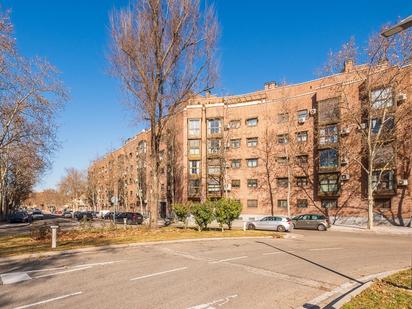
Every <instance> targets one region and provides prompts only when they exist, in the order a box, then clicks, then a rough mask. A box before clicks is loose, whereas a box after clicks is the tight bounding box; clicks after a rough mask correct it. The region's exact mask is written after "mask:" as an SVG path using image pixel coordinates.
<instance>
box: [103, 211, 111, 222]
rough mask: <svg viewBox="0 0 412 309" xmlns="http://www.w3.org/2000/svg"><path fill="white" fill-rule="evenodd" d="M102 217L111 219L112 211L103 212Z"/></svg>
mask: <svg viewBox="0 0 412 309" xmlns="http://www.w3.org/2000/svg"><path fill="white" fill-rule="evenodd" d="M103 219H105V220H113V212H112V211H109V212H107V213H105V214H104V216H103Z"/></svg>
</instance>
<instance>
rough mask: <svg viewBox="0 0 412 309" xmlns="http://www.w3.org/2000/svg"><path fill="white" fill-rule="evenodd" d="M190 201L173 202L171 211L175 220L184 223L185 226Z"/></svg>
mask: <svg viewBox="0 0 412 309" xmlns="http://www.w3.org/2000/svg"><path fill="white" fill-rule="evenodd" d="M190 206H191V205H190V203H176V204H173V206H172V208H173V212H174V213H175V215H176V217H177V220H179V221H181V222H183V223H184V225H185V228H186V226H187V218H188V217H189V215H190Z"/></svg>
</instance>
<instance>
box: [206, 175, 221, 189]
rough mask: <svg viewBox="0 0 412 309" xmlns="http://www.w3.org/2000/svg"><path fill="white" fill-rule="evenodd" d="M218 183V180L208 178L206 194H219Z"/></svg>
mask: <svg viewBox="0 0 412 309" xmlns="http://www.w3.org/2000/svg"><path fill="white" fill-rule="evenodd" d="M219 191H220V182H219V179H213V178H209V179H208V180H207V192H219Z"/></svg>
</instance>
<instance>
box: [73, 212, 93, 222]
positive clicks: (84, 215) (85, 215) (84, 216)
mask: <svg viewBox="0 0 412 309" xmlns="http://www.w3.org/2000/svg"><path fill="white" fill-rule="evenodd" d="M74 217H75V218H76V219H77V220H79V221H80V220H87V221H90V220H93V214H92V212H91V211H76V212H75V215H74Z"/></svg>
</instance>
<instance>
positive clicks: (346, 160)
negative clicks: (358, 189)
mask: <svg viewBox="0 0 412 309" xmlns="http://www.w3.org/2000/svg"><path fill="white" fill-rule="evenodd" d="M348 163H349V160H348V158H346V157H343V158H342V159H341V160H340V164H341V165H347V164H348Z"/></svg>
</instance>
